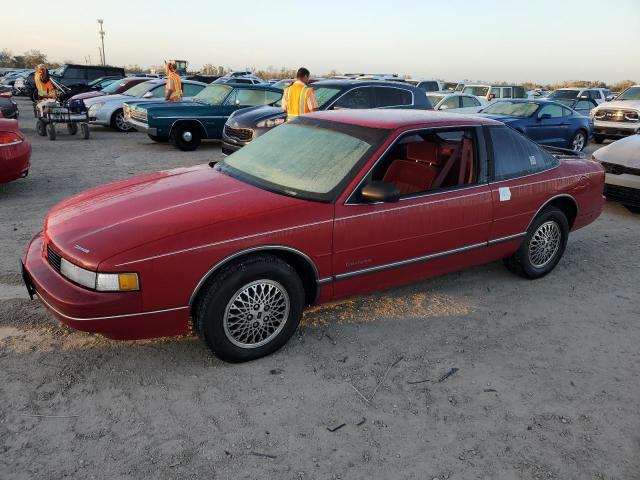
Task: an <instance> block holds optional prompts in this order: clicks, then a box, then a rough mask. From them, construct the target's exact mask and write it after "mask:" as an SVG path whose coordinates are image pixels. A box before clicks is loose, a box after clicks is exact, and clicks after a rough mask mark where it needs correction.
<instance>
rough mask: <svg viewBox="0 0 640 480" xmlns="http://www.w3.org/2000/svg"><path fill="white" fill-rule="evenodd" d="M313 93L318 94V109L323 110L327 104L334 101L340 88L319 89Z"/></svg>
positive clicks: (315, 89)
mask: <svg viewBox="0 0 640 480" xmlns="http://www.w3.org/2000/svg"><path fill="white" fill-rule="evenodd" d="M313 91H314V92H315V94H316V100H317V101H318V109H319V110H322V109H323V108H324V107H325V106H326V105H327V103H328V102H329V101H330V100H332V99H333V98H334V97H335V96H336V95H337V94H338V93H339V92H340V89H339V88H329V87H317V88H314V89H313Z"/></svg>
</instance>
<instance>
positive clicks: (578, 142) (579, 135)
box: [569, 130, 587, 152]
mask: <svg viewBox="0 0 640 480" xmlns="http://www.w3.org/2000/svg"><path fill="white" fill-rule="evenodd" d="M586 145H587V134H586V133H584V130H578V131H577V132H576V134H575V135H574V136H573V138H572V139H571V143H569V148H571V150H573V151H574V152H581V151H582V150H583V149H584V147H585V146H586Z"/></svg>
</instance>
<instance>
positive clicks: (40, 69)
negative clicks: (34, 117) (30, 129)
mask: <svg viewBox="0 0 640 480" xmlns="http://www.w3.org/2000/svg"><path fill="white" fill-rule="evenodd" d="M33 80H34V82H35V84H36V89H37V91H38V103H37V105H36V108H37V109H38V112H39V115H40V116H41V117H43V116H44V114H45V110H46V109H47V107H51V106H55V105H56V98H57V97H58V93H57V92H56V87H55V85H54V84H53V82H52V81H51V77H49V70H48V69H47V66H46V65H43V64H40V65H38V66H37V67H36V71H35V74H34V75H33Z"/></svg>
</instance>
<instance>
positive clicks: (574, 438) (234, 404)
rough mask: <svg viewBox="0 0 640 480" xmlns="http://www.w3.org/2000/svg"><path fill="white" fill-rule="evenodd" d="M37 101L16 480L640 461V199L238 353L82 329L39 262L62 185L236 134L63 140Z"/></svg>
mask: <svg viewBox="0 0 640 480" xmlns="http://www.w3.org/2000/svg"><path fill="white" fill-rule="evenodd" d="M21 107H22V112H23V117H22V119H21V124H22V127H23V131H24V132H25V133H26V134H27V136H28V137H29V139H30V140H31V141H32V142H33V167H32V170H31V174H30V175H29V177H28V178H26V179H24V180H19V181H16V182H13V183H11V184H7V185H0V248H1V251H2V253H3V255H2V256H1V257H0V479H3V480H4V479H60V478H79V479H92V478H95V479H103V478H109V479H150V478H154V479H191V478H193V479H196V478H207V479H232V478H233V479H258V478H260V479H264V478H268V479H316V478H317V479H361V478H362V479H370V478H376V479H377V478H381V479H429V480H432V479H436V478H437V479H440V480H441V479H487V480H488V479H491V480H497V479H540V480H542V479H560V480H569V479H576V480H577V479H580V480H583V479H588V480H604V479H607V480H614V479H615V480H634V479H639V478H640V400H639V399H640V293H639V287H638V281H639V280H640V256H639V254H638V252H640V217H639V216H634V215H632V214H630V213H629V212H627V211H626V210H625V209H624V208H623V207H621V206H620V205H616V204H608V205H607V207H606V209H605V212H604V214H603V215H602V216H601V218H600V219H598V221H597V222H596V223H594V224H593V225H591V226H589V227H587V228H585V229H583V230H580V231H578V232H575V233H574V234H572V235H571V238H570V241H569V245H568V248H567V251H566V254H565V256H564V258H563V259H562V261H561V262H560V264H559V265H558V267H557V268H556V269H555V270H554V272H552V273H551V274H550V275H549V276H547V277H546V278H544V279H542V280H539V281H527V280H523V279H520V278H517V277H515V276H513V275H511V274H510V273H508V272H507V271H506V270H505V269H504V268H503V266H502V264H501V263H494V264H489V265H486V266H483V267H479V268H474V269H471V270H468V271H464V272H459V273H455V274H451V275H447V276H444V277H440V278H436V279H432V280H430V281H426V282H422V283H419V284H415V285H411V286H408V287H404V288H398V289H394V290H390V291H387V292H383V293H379V294H375V295H370V296H367V297H362V298H355V299H352V300H349V301H345V302H341V303H337V304H333V305H328V306H323V307H317V308H314V309H312V310H311V311H309V312H307V314H306V315H305V318H304V320H303V322H302V325H301V327H300V329H299V330H298V332H297V334H296V335H295V336H294V337H293V338H292V339H291V341H290V342H289V344H288V345H287V346H285V347H284V348H283V349H282V350H281V351H279V352H278V353H276V354H275V355H272V356H270V357H268V358H264V359H262V360H259V361H255V362H252V363H247V364H242V365H230V364H225V363H222V362H220V361H219V360H218V359H216V357H214V356H213V355H212V354H210V353H209V351H208V350H207V349H206V348H205V347H204V346H203V345H202V344H201V343H200V342H199V341H198V340H197V339H195V338H178V339H161V340H153V341H139V342H116V341H110V340H107V339H104V338H102V337H100V336H97V335H91V334H86V333H82V332H77V331H72V330H69V329H67V328H66V327H64V326H61V325H59V324H58V323H57V322H56V321H55V320H54V319H53V318H52V317H51V316H50V315H49V314H48V313H47V312H46V311H45V309H44V308H43V307H42V305H41V304H40V303H39V302H38V301H37V300H34V301H29V300H28V297H27V296H26V292H25V291H24V288H23V286H22V285H21V280H20V275H19V272H18V270H19V269H18V258H19V257H20V255H21V254H22V252H23V249H24V248H25V246H26V244H27V242H28V241H29V239H30V238H31V236H32V235H33V234H34V233H35V232H36V231H38V230H39V229H40V228H41V224H42V219H43V216H44V214H45V213H46V211H47V210H48V209H49V208H51V207H52V206H53V205H54V204H55V203H56V202H58V201H59V200H61V199H63V198H65V197H68V196H69V195H71V194H74V193H76V192H79V191H81V190H83V189H86V188H87V187H90V186H93V185H97V184H100V183H104V182H107V181H110V180H115V179H119V178H123V177H127V176H129V175H135V174H138V173H141V172H146V171H152V170H158V169H165V168H172V167H177V166H183V165H194V164H198V163H203V162H205V161H209V160H212V159H215V158H219V157H220V148H219V145H217V144H215V143H211V144H206V145H204V146H203V148H201V149H200V150H198V151H196V152H194V153H183V152H179V151H177V150H175V149H174V148H173V147H171V146H168V145H158V144H154V143H152V142H151V141H150V140H149V139H148V138H147V137H146V136H145V135H142V134H140V133H132V134H128V135H125V134H118V133H116V132H112V131H110V130H108V129H104V128H98V127H96V128H93V129H92V138H91V139H90V140H89V141H83V140H81V139H80V138H74V137H70V136H68V135H66V134H65V133H62V132H61V133H60V134H59V137H58V140H57V141H55V142H49V141H48V140H47V139H46V137H45V138H42V137H37V136H36V135H35V132H34V128H33V127H34V126H33V119H32V117H31V114H30V111H29V104H27V103H25V102H21ZM589 148H590V149H591V150H592V149H593V147H592V146H590V147H589ZM452 369H457V371H455V373H453V374H451V375H450V376H448V377H447V378H445V379H443V380H442V381H439V380H441V379H442V378H443V377H445V376H446V374H447V373H451V372H452Z"/></svg>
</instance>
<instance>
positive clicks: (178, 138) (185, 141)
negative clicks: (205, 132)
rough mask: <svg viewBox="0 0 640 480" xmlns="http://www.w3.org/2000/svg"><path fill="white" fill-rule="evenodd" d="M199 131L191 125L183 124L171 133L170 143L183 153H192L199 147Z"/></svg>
mask: <svg viewBox="0 0 640 480" xmlns="http://www.w3.org/2000/svg"><path fill="white" fill-rule="evenodd" d="M201 141H202V136H201V135H200V129H199V128H198V127H195V126H194V125H193V124H188V123H183V124H181V125H178V126H177V127H176V128H174V129H173V132H171V143H173V145H174V146H175V147H176V148H178V149H180V150H182V151H183V152H192V151H194V150H196V149H197V148H198V147H199V146H200V142H201Z"/></svg>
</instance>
